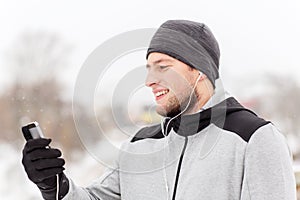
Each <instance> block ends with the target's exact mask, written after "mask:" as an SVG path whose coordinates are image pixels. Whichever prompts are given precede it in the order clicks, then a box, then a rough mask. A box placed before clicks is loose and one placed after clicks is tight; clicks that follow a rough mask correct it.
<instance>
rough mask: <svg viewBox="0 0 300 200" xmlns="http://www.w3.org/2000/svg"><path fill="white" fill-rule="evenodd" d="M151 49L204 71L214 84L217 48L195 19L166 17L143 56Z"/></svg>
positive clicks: (217, 72) (218, 51)
mask: <svg viewBox="0 0 300 200" xmlns="http://www.w3.org/2000/svg"><path fill="white" fill-rule="evenodd" d="M152 52H159V53H164V54H167V55H169V56H171V57H173V58H176V59H177V60H180V61H181V62H184V63H185V64H187V65H189V66H191V67H194V68H196V69H198V70H199V71H201V72H203V73H204V74H205V75H206V76H207V77H208V78H209V80H210V81H211V83H212V84H213V86H214V87H215V80H216V79H217V78H219V59H220V50H219V45H218V42H217V40H216V39H215V37H214V36H213V34H212V32H211V31H210V30H209V28H208V27H207V26H206V25H205V24H203V23H198V22H192V21H187V20H169V21H166V22H165V23H163V24H162V25H161V26H160V27H159V29H158V30H157V31H156V33H155V34H154V36H153V37H152V40H151V42H150V45H149V48H148V51H147V55H146V58H147V59H148V56H149V54H150V53H152Z"/></svg>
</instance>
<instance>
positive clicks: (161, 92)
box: [155, 90, 168, 97]
mask: <svg viewBox="0 0 300 200" xmlns="http://www.w3.org/2000/svg"><path fill="white" fill-rule="evenodd" d="M167 93H168V90H163V91H160V92H156V93H155V96H156V97H159V96H161V95H163V94H167Z"/></svg>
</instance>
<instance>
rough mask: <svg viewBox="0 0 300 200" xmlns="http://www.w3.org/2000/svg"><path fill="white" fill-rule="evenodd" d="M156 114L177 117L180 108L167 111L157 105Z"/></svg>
mask: <svg viewBox="0 0 300 200" xmlns="http://www.w3.org/2000/svg"><path fill="white" fill-rule="evenodd" d="M156 112H157V114H159V115H161V116H163V117H175V116H176V115H178V114H179V113H180V107H179V106H178V107H176V108H173V109H170V108H169V109H166V108H165V107H163V106H162V105H157V106H156Z"/></svg>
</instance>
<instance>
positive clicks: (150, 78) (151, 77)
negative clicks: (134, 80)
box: [145, 70, 158, 87]
mask: <svg viewBox="0 0 300 200" xmlns="http://www.w3.org/2000/svg"><path fill="white" fill-rule="evenodd" d="M157 83H158V80H157V77H156V76H155V73H154V72H153V71H152V70H149V71H148V73H147V77H146V80H145V85H146V86H147V87H151V86H153V85H155V84H157Z"/></svg>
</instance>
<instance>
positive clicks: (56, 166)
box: [22, 122, 69, 199]
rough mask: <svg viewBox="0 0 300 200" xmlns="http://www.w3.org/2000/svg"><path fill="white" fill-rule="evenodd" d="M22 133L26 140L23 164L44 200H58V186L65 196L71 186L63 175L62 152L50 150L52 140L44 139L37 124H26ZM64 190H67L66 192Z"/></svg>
mask: <svg viewBox="0 0 300 200" xmlns="http://www.w3.org/2000/svg"><path fill="white" fill-rule="evenodd" d="M22 132H23V136H24V138H25V139H26V144H25V146H24V149H23V159H22V164H23V166H24V168H25V171H26V173H27V175H28V178H29V179H30V180H31V181H32V182H34V183H35V184H36V185H37V186H38V188H39V189H40V191H41V192H42V195H43V197H44V199H58V194H59V193H58V190H57V186H58V184H59V190H60V195H63V196H64V195H65V194H66V193H67V191H68V188H69V184H68V179H67V178H66V176H65V174H64V173H63V171H64V169H65V168H64V167H63V166H64V164H65V161H64V159H63V158H61V155H62V153H61V151H60V150H59V149H55V148H49V145H50V142H51V139H47V138H44V136H43V133H42V130H41V128H40V127H39V124H38V123H37V122H31V123H29V124H26V125H25V126H23V127H22ZM62 188H65V190H64V192H62V191H63V190H62Z"/></svg>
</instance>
